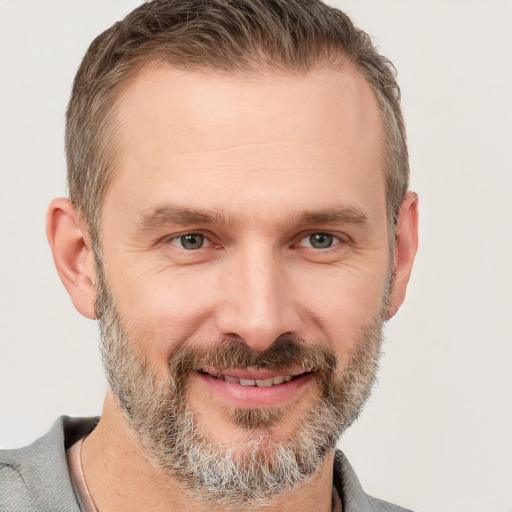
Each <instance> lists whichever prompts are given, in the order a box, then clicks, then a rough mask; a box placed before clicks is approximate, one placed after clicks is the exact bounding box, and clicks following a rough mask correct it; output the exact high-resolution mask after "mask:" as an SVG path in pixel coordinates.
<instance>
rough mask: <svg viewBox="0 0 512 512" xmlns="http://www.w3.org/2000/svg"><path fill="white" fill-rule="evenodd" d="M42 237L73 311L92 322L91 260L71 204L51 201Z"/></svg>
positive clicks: (88, 241)
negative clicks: (70, 301) (49, 251)
mask: <svg viewBox="0 0 512 512" xmlns="http://www.w3.org/2000/svg"><path fill="white" fill-rule="evenodd" d="M46 235H47V237H48V242H49V244H50V248H51V250H52V253H53V260H54V262H55V267H56V268H57V272H58V273H59V276H60V279H61V281H62V283H63V284H64V286H65V287H66V290H67V291H68V293H69V296H70V297H71V300H72V301H73V304H74V306H75V308H76V309H77V310H78V311H79V312H80V313H81V314H82V315H84V316H86V317H87V318H91V319H93V318H95V314H94V303H95V300H96V289H95V286H94V283H95V280H96V276H95V270H94V256H93V251H92V248H91V243H90V239H89V235H88V233H87V231H86V229H85V224H84V223H82V222H80V218H79V216H78V214H77V212H76V209H75V207H74V206H73V204H72V203H71V202H70V201H69V200H68V199H64V198H59V199H54V200H53V201H52V202H51V203H50V206H49V208H48V213H47V217H46Z"/></svg>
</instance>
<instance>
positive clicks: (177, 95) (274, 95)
mask: <svg viewBox="0 0 512 512" xmlns="http://www.w3.org/2000/svg"><path fill="white" fill-rule="evenodd" d="M116 129H117V131H118V134H119V139H120V145H119V147H118V157H119V158H118V160H119V163H120V165H119V168H118V175H117V177H116V179H115V180H114V183H113V184H112V186H111V187H110V188H109V191H108V192H107V197H106V201H107V199H108V196H109V195H111V194H112V193H113V192H115V193H116V194H123V195H124V196H125V197H130V198H131V199H133V201H134V206H138V207H140V208H146V207H151V204H149V203H151V201H153V202H155V201H160V202H162V203H165V202H166V200H167V199H166V196H169V194H168V192H170V190H171V188H172V184H175V185H176V186H179V184H180V183H181V184H182V185H183V186H184V187H189V188H193V189H194V191H195V193H196V194H201V193H203V194H204V195H205V197H208V198H209V200H210V201H211V202H212V207H215V204H213V203H214V199H215V197H214V196H215V195H216V194H218V193H219V192H220V190H219V188H222V189H223V190H224V189H225V188H226V186H229V187H231V192H232V193H236V195H237V198H239V199H240V197H241V196H244V195H245V196H246V199H247V201H250V200H253V199H254V200H257V199H258V197H259V198H260V199H262V200H263V199H268V197H269V194H270V195H272V194H276V193H277V192H279V194H281V195H282V194H283V193H286V194H287V195H290V196H293V193H294V190H295V189H298V188H299V189H300V187H301V186H302V188H304V186H309V187H310V189H311V191H314V190H315V187H317V185H318V186H319V187H320V188H322V187H324V188H325V186H326V185H327V186H328V185H329V183H328V181H329V180H330V179H331V178H335V179H334V181H332V183H330V185H331V186H337V187H338V186H345V187H348V188H350V186H352V185H354V184H356V185H357V187H359V192H360V193H363V190H364V189H365V188H366V189H368V188H374V189H378V190H377V192H378V193H379V194H381V193H382V195H383V194H384V192H383V191H384V187H383V171H382V154H383V151H382V148H383V129H382V122H381V116H380V112H379V108H378V102H377V99H376V97H375V95H374V93H373V91H372V90H371V88H370V87H369V86H368V84H367V83H366V81H365V80H364V78H363V77H362V76H361V75H360V74H359V73H358V72H357V71H356V70H355V68H354V67H353V66H352V65H350V64H349V63H346V64H345V65H344V66H343V67H342V68H341V69H329V68H318V69H314V70H311V71H310V72H308V73H304V74H289V73H284V72H279V71H265V72H262V73H259V74H257V75H256V74H254V75H249V76H244V77H240V76H231V75H225V74H218V73H207V72H201V73H199V72H190V71H182V70H177V69H174V68H171V67H170V66H168V65H164V64H161V65H152V66H148V67H146V68H144V69H143V70H142V71H141V72H140V73H139V74H138V76H137V77H136V79H135V80H134V81H132V82H131V83H130V84H129V85H128V86H127V87H126V89H125V91H124V92H123V94H122V96H121V98H120V100H119V104H118V109H117V118H116ZM339 177H343V182H339V183H338V182H337V181H336V180H337V178H339ZM273 181H275V184H276V186H277V185H278V183H279V186H280V187H281V189H280V190H279V191H277V189H276V190H272V182H273ZM320 181H322V184H320V185H319V184H318V183H316V182H320ZM284 185H286V186H285V188H283V186H284ZM340 192H341V195H343V191H341V190H340ZM156 196H161V197H158V198H157V197H156ZM150 198H151V201H150ZM136 199H137V201H138V204H137V205H136V203H137V201H135V200H136ZM223 199H224V200H225V199H226V198H225V197H223ZM339 199H340V200H343V197H340V198H339ZM145 203H148V204H145ZM239 204H242V203H241V202H240V201H239Z"/></svg>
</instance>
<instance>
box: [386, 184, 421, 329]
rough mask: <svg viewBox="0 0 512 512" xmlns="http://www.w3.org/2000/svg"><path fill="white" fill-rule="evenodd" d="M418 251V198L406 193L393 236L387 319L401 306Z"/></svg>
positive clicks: (412, 193)
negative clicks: (392, 265) (391, 278)
mask: <svg viewBox="0 0 512 512" xmlns="http://www.w3.org/2000/svg"><path fill="white" fill-rule="evenodd" d="M417 250H418V196H417V195H416V194H415V193H414V192H408V193H407V194H406V196H405V199H404V200H403V202H402V204H401V207H400V211H399V212H398V219H397V225H396V234H395V259H394V278H393V283H392V286H391V293H390V297H389V303H388V314H387V319H388V320H389V319H390V318H391V317H392V316H394V315H395V314H396V312H397V311H398V309H399V308H400V306H401V305H402V303H403V301H404V299H405V294H406V290H407V283H408V282H409V277H410V276H411V270H412V265H413V263H414V257H415V256H416V251H417Z"/></svg>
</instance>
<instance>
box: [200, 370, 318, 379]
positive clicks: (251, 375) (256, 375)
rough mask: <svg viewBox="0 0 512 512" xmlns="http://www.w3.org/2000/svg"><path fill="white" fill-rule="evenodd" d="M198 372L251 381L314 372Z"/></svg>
mask: <svg viewBox="0 0 512 512" xmlns="http://www.w3.org/2000/svg"><path fill="white" fill-rule="evenodd" d="M199 371H200V372H202V373H207V374H208V375H211V376H212V377H234V378H237V379H251V380H266V379H274V378H277V377H297V376H298V375H302V374H303V373H310V372H312V371H314V369H313V368H311V369H304V368H293V369H292V368H290V369H285V370H279V371H276V370H273V371H272V370H257V369H256V368H244V369H236V368H233V369H216V368H200V369H199Z"/></svg>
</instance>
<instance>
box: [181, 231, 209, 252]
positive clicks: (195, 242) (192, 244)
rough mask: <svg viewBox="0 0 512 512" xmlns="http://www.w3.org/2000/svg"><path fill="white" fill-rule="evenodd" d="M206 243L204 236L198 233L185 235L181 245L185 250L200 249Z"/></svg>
mask: <svg viewBox="0 0 512 512" xmlns="http://www.w3.org/2000/svg"><path fill="white" fill-rule="evenodd" d="M203 243H204V236H203V235H198V234H196V233H191V234H190V235H183V236H182V237H181V245H182V246H183V248H184V249H200V248H201V247H202V246H203Z"/></svg>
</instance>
